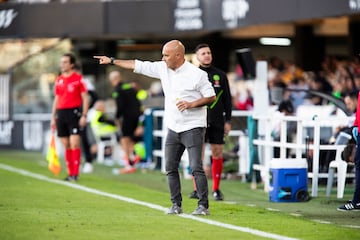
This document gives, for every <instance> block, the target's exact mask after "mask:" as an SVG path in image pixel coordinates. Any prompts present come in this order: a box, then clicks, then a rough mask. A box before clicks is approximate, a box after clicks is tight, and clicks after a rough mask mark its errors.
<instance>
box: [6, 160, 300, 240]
mask: <svg viewBox="0 0 360 240" xmlns="http://www.w3.org/2000/svg"><path fill="white" fill-rule="evenodd" d="M0 168H1V169H3V170H7V171H10V172H14V173H18V174H21V175H23V176H27V177H32V178H35V179H38V180H42V181H45V182H50V183H55V184H59V185H64V186H67V187H71V188H74V189H78V190H81V191H84V192H89V193H93V194H96V195H100V196H105V197H109V198H113V199H117V200H120V201H124V202H128V203H133V204H137V205H141V206H145V207H148V208H151V209H155V210H159V211H162V212H165V211H166V210H167V209H168V208H165V207H162V206H159V205H156V204H152V203H148V202H143V201H139V200H136V199H133V198H128V197H123V196H120V195H117V194H112V193H107V192H103V191H99V190H97V189H93V188H89V187H85V186H82V185H79V184H75V183H71V182H66V181H63V180H57V179H52V178H49V177H46V176H44V175H40V174H36V173H32V172H29V171H26V170H23V169H20V168H15V167H12V166H9V165H6V164H1V163H0ZM178 216H179V217H182V218H187V219H192V220H195V221H198V222H202V223H206V224H209V225H213V226H217V227H222V228H226V229H231V230H235V231H239V232H244V233H250V234H253V235H257V236H261V237H265V238H270V239H279V240H296V238H291V237H286V236H282V235H278V234H274V233H268V232H264V231H260V230H256V229H252V228H248V227H240V226H236V225H232V224H228V223H222V222H218V221H214V220H210V219H207V218H203V217H197V216H193V215H190V214H179V215H178Z"/></svg>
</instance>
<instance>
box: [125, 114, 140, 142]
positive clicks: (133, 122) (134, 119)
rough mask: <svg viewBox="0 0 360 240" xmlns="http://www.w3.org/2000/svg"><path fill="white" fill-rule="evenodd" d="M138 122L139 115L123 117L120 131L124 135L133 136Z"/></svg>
mask: <svg viewBox="0 0 360 240" xmlns="http://www.w3.org/2000/svg"><path fill="white" fill-rule="evenodd" d="M138 123H139V116H131V117H129V116H127V117H124V118H123V120H122V124H121V133H122V136H124V137H134V133H135V129H136V128H137V126H138Z"/></svg>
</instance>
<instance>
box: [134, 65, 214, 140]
mask: <svg viewBox="0 0 360 240" xmlns="http://www.w3.org/2000/svg"><path fill="white" fill-rule="evenodd" d="M134 72H135V73H140V74H143V75H146V76H149V77H153V78H159V79H160V81H161V84H162V87H163V91H164V95H165V111H164V112H165V116H164V119H165V124H166V126H167V127H168V128H169V129H171V130H172V131H174V132H177V133H179V132H184V131H187V130H190V129H193V128H196V127H206V114H207V113H206V106H203V107H198V108H191V109H186V110H185V111H183V112H180V111H179V109H178V108H177V107H176V102H177V101H179V100H185V101H188V102H192V101H195V100H198V99H200V98H202V97H212V96H215V91H214V89H213V87H212V86H211V83H210V81H209V79H208V74H207V73H206V72H205V71H203V70H201V69H199V68H198V67H196V66H194V65H193V64H191V63H189V62H187V61H185V63H184V64H183V65H182V66H181V67H179V68H178V69H176V70H175V71H174V70H172V69H170V68H168V67H167V66H166V63H165V62H164V61H157V62H148V61H145V62H143V61H139V60H135V68H134Z"/></svg>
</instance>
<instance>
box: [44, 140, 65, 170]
mask: <svg viewBox="0 0 360 240" xmlns="http://www.w3.org/2000/svg"><path fill="white" fill-rule="evenodd" d="M46 160H47V161H48V163H49V164H48V168H49V170H50V171H51V172H52V173H53V174H54V175H55V176H58V175H59V173H60V171H61V165H60V161H59V157H58V154H57V152H56V144H55V134H54V133H52V134H51V138H50V145H49V149H48V153H47V156H46Z"/></svg>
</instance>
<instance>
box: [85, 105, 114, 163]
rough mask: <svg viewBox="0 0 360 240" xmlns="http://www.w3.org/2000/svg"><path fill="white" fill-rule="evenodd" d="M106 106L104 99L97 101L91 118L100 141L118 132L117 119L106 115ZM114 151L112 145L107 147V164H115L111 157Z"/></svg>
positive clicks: (108, 138) (92, 125)
mask: <svg viewBox="0 0 360 240" xmlns="http://www.w3.org/2000/svg"><path fill="white" fill-rule="evenodd" d="M105 107H106V106H105V102H104V101H103V100H98V101H96V103H95V105H94V112H93V114H92V117H91V120H90V126H91V129H92V130H93V133H94V135H95V138H96V139H98V141H108V140H110V139H111V137H112V136H111V135H116V133H117V128H116V125H115V121H114V120H112V119H109V118H108V117H107V116H106V109H105ZM112 153H113V149H112V148H111V147H106V148H105V156H104V157H105V164H106V165H112V164H113V159H112V158H111V157H112Z"/></svg>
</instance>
